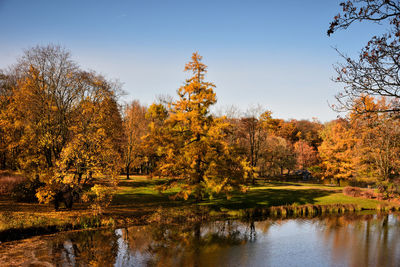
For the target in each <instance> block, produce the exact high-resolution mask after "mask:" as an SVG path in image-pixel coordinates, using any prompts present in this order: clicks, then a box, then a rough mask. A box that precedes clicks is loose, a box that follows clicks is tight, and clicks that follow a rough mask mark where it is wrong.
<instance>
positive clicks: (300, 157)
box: [294, 140, 318, 169]
mask: <svg viewBox="0 0 400 267" xmlns="http://www.w3.org/2000/svg"><path fill="white" fill-rule="evenodd" d="M294 152H295V154H296V160H297V168H298V169H307V168H309V167H311V166H313V165H314V164H316V163H317V161H318V159H317V151H315V150H314V148H313V147H312V146H310V145H309V144H308V143H307V142H306V141H303V140H299V141H297V142H296V143H295V144H294Z"/></svg>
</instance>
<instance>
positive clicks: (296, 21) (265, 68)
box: [0, 0, 377, 121]
mask: <svg viewBox="0 0 400 267" xmlns="http://www.w3.org/2000/svg"><path fill="white" fill-rule="evenodd" d="M339 2H340V1H336V0H302V1H298V0H286V1H272V0H263V1H262V0H260V1H255V0H246V1H244V0H242V1H236V0H227V1H222V0H221V1H218V0H213V1H190V0H184V1H169V0H159V1H152V0H141V1H111V0H110V1H99V0H90V1H89V0H76V1H75V0H69V1H61V0H60V1H58V0H48V1H45V0H36V1H20V0H0V25H1V27H0V29H1V30H0V68H5V67H7V66H9V65H10V64H12V63H14V62H15V61H16V58H18V57H19V56H20V55H21V54H22V51H23V49H26V48H29V47H32V46H36V45H38V44H39V45H46V44H48V43H53V44H61V45H63V46H65V47H66V48H67V49H68V50H70V51H71V53H72V56H73V58H74V60H76V61H77V62H78V63H79V64H80V65H81V66H82V67H83V68H84V69H92V70H95V71H97V72H99V73H101V74H104V75H105V76H106V77H107V78H110V79H118V80H120V81H121V82H122V83H123V89H124V90H125V91H126V92H127V93H128V95H126V96H125V97H124V101H130V100H133V99H139V100H140V101H141V102H142V103H144V104H151V103H152V102H153V101H154V99H155V96H156V95H161V94H164V95H165V94H169V95H172V96H175V94H176V90H177V89H178V88H179V86H181V85H182V84H183V82H184V80H185V78H186V77H187V75H186V74H185V73H184V72H183V68H184V65H185V63H186V62H187V61H188V60H189V59H190V56H191V54H192V53H193V52H195V51H198V52H199V54H200V55H202V56H203V61H204V63H205V64H207V65H208V66H209V73H208V75H207V80H209V81H212V82H214V83H215V84H216V86H217V88H216V93H217V98H218V103H217V108H223V107H226V106H229V105H235V106H238V107H239V108H241V109H243V110H245V109H246V108H247V107H248V106H249V105H256V104H260V105H262V106H264V107H266V108H267V109H269V110H271V111H272V112H273V116H274V117H278V118H284V119H289V118H295V119H311V118H312V117H317V118H319V119H320V120H322V121H327V120H331V119H334V118H336V116H337V113H335V112H333V111H332V110H331V109H330V108H329V105H328V102H330V103H334V95H335V94H336V92H338V90H339V89H340V85H339V84H335V83H334V82H332V81H331V80H330V78H331V77H333V76H334V74H335V73H334V71H333V68H332V64H334V63H336V62H337V61H339V60H340V59H339V57H338V55H337V53H336V52H335V51H334V49H333V48H332V47H338V48H339V49H340V50H341V51H344V52H347V53H349V54H355V53H356V52H357V51H359V49H360V48H361V47H362V46H363V44H365V43H366V42H367V41H368V39H369V38H370V37H371V36H372V35H373V34H374V30H376V29H377V28H374V27H375V26H372V27H365V26H363V25H356V26H355V27H352V28H351V29H349V30H347V31H342V32H338V33H337V34H334V35H333V36H332V37H327V35H326V30H327V28H328V25H329V22H330V21H331V19H332V17H333V16H334V15H336V14H337V13H338V12H339V8H340V7H339Z"/></svg>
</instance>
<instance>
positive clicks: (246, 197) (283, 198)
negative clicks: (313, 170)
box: [204, 189, 336, 210]
mask: <svg viewBox="0 0 400 267" xmlns="http://www.w3.org/2000/svg"><path fill="white" fill-rule="evenodd" d="M335 193H336V192H332V191H328V190H319V189H303V190H288V189H259V190H257V189H255V190H252V191H250V192H248V193H246V194H238V195H234V196H233V197H232V198H231V199H230V200H227V199H224V198H222V197H221V198H218V199H215V200H213V201H210V202H206V203H204V205H208V206H210V207H211V208H216V209H218V208H227V209H233V210H234V209H248V208H255V207H260V206H262V207H269V206H281V205H292V204H295V203H296V204H298V205H303V204H314V203H315V202H316V201H315V199H316V198H319V197H324V196H328V195H331V194H335Z"/></svg>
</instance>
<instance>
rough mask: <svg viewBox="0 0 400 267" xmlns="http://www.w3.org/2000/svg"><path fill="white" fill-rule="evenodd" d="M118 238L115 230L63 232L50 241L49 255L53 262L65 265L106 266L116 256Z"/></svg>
mask: <svg viewBox="0 0 400 267" xmlns="http://www.w3.org/2000/svg"><path fill="white" fill-rule="evenodd" d="M116 240H117V236H116V235H115V232H114V231H113V230H108V231H104V230H103V231H79V232H74V233H68V235H67V236H66V235H64V234H62V235H59V236H57V238H55V239H51V240H50V241H49V252H50V253H49V255H52V256H53V258H52V262H56V263H58V264H60V265H63V266H64V265H65V266H75V265H78V266H79V265H90V266H104V264H107V263H111V262H113V260H114V259H115V258H116V255H117V252H118V246H117V243H116Z"/></svg>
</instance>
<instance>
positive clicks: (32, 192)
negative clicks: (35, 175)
mask: <svg viewBox="0 0 400 267" xmlns="http://www.w3.org/2000/svg"><path fill="white" fill-rule="evenodd" d="M42 186H44V183H43V182H41V181H39V179H33V180H25V181H23V182H21V183H19V184H17V185H16V186H15V187H14V188H13V191H12V193H11V196H12V197H13V198H14V199H15V200H17V201H21V202H37V200H38V199H37V197H36V192H37V190H38V189H39V188H40V187H42Z"/></svg>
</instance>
